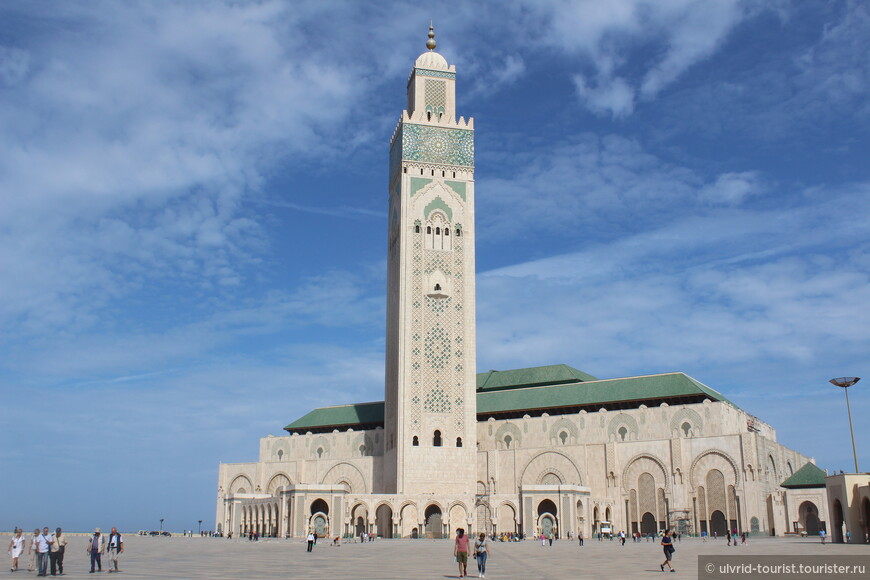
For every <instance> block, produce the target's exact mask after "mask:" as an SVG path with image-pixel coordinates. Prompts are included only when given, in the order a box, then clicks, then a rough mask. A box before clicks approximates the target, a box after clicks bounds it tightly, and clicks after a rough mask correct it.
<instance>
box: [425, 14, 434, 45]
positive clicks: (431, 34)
mask: <svg viewBox="0 0 870 580" xmlns="http://www.w3.org/2000/svg"><path fill="white" fill-rule="evenodd" d="M426 48H428V49H429V50H435V27H434V26H432V21H431V20H430V21H429V40H427V41H426Z"/></svg>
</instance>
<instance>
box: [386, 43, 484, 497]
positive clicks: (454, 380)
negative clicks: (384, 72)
mask: <svg viewBox="0 0 870 580" xmlns="http://www.w3.org/2000/svg"><path fill="white" fill-rule="evenodd" d="M426 46H427V48H428V49H429V51H428V52H424V53H423V54H422V55H420V57H419V58H418V59H417V62H416V63H414V69H413V70H412V71H411V76H410V78H409V79H408V109H407V110H406V111H403V112H402V118H401V120H400V121H399V124H398V127H397V128H396V131H395V133H394V134H393V139H392V142H391V145H390V186H389V187H390V208H389V226H388V231H389V261H388V274H387V353H386V389H385V390H386V393H385V399H386V411H385V425H384V427H385V435H386V444H385V453H384V462H385V465H384V480H383V487H384V489H383V491H384V492H385V493H399V494H408V495H411V494H423V493H439V494H445V493H446V494H469V493H474V490H475V484H476V480H477V475H476V474H477V468H476V457H477V399H476V384H475V380H476V356H475V306H474V288H475V282H474V122H473V120H472V119H469V120H468V121H467V122H466V121H465V119H463V118H462V117H460V118H459V120H458V121H457V120H456V98H455V96H456V86H455V85H456V67H455V66H450V65H448V64H447V61H446V60H445V59H444V57H443V56H441V55H440V54H438V53H437V52H435V31H434V29H433V27H432V26H430V27H429V40H428V41H427V42H426Z"/></svg>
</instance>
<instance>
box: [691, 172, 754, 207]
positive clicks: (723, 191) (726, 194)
mask: <svg viewBox="0 0 870 580" xmlns="http://www.w3.org/2000/svg"><path fill="white" fill-rule="evenodd" d="M763 191H764V185H763V184H762V182H761V178H760V175H759V173H758V172H757V171H743V172H729V173H723V174H721V175H719V176H718V177H717V178H716V181H715V182H714V183H711V184H709V185H706V186H704V188H703V189H701V191H700V193H699V196H700V197H701V199H703V200H705V201H707V202H708V203H710V204H721V205H740V204H741V203H743V201H745V200H746V198H748V197H750V196H752V195H758V194H760V193H762V192H763Z"/></svg>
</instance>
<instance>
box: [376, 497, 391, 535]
mask: <svg viewBox="0 0 870 580" xmlns="http://www.w3.org/2000/svg"><path fill="white" fill-rule="evenodd" d="M375 523H376V525H377V528H378V532H377V534H378V535H379V536H380V537H382V538H392V537H393V510H392V508H390V506H388V505H387V504H381V505H379V506H378V509H377V510H376V511H375Z"/></svg>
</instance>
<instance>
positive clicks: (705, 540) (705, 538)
mask: <svg viewBox="0 0 870 580" xmlns="http://www.w3.org/2000/svg"><path fill="white" fill-rule="evenodd" d="M701 541H702V542H703V543H707V530H703V531H702V532H701Z"/></svg>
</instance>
